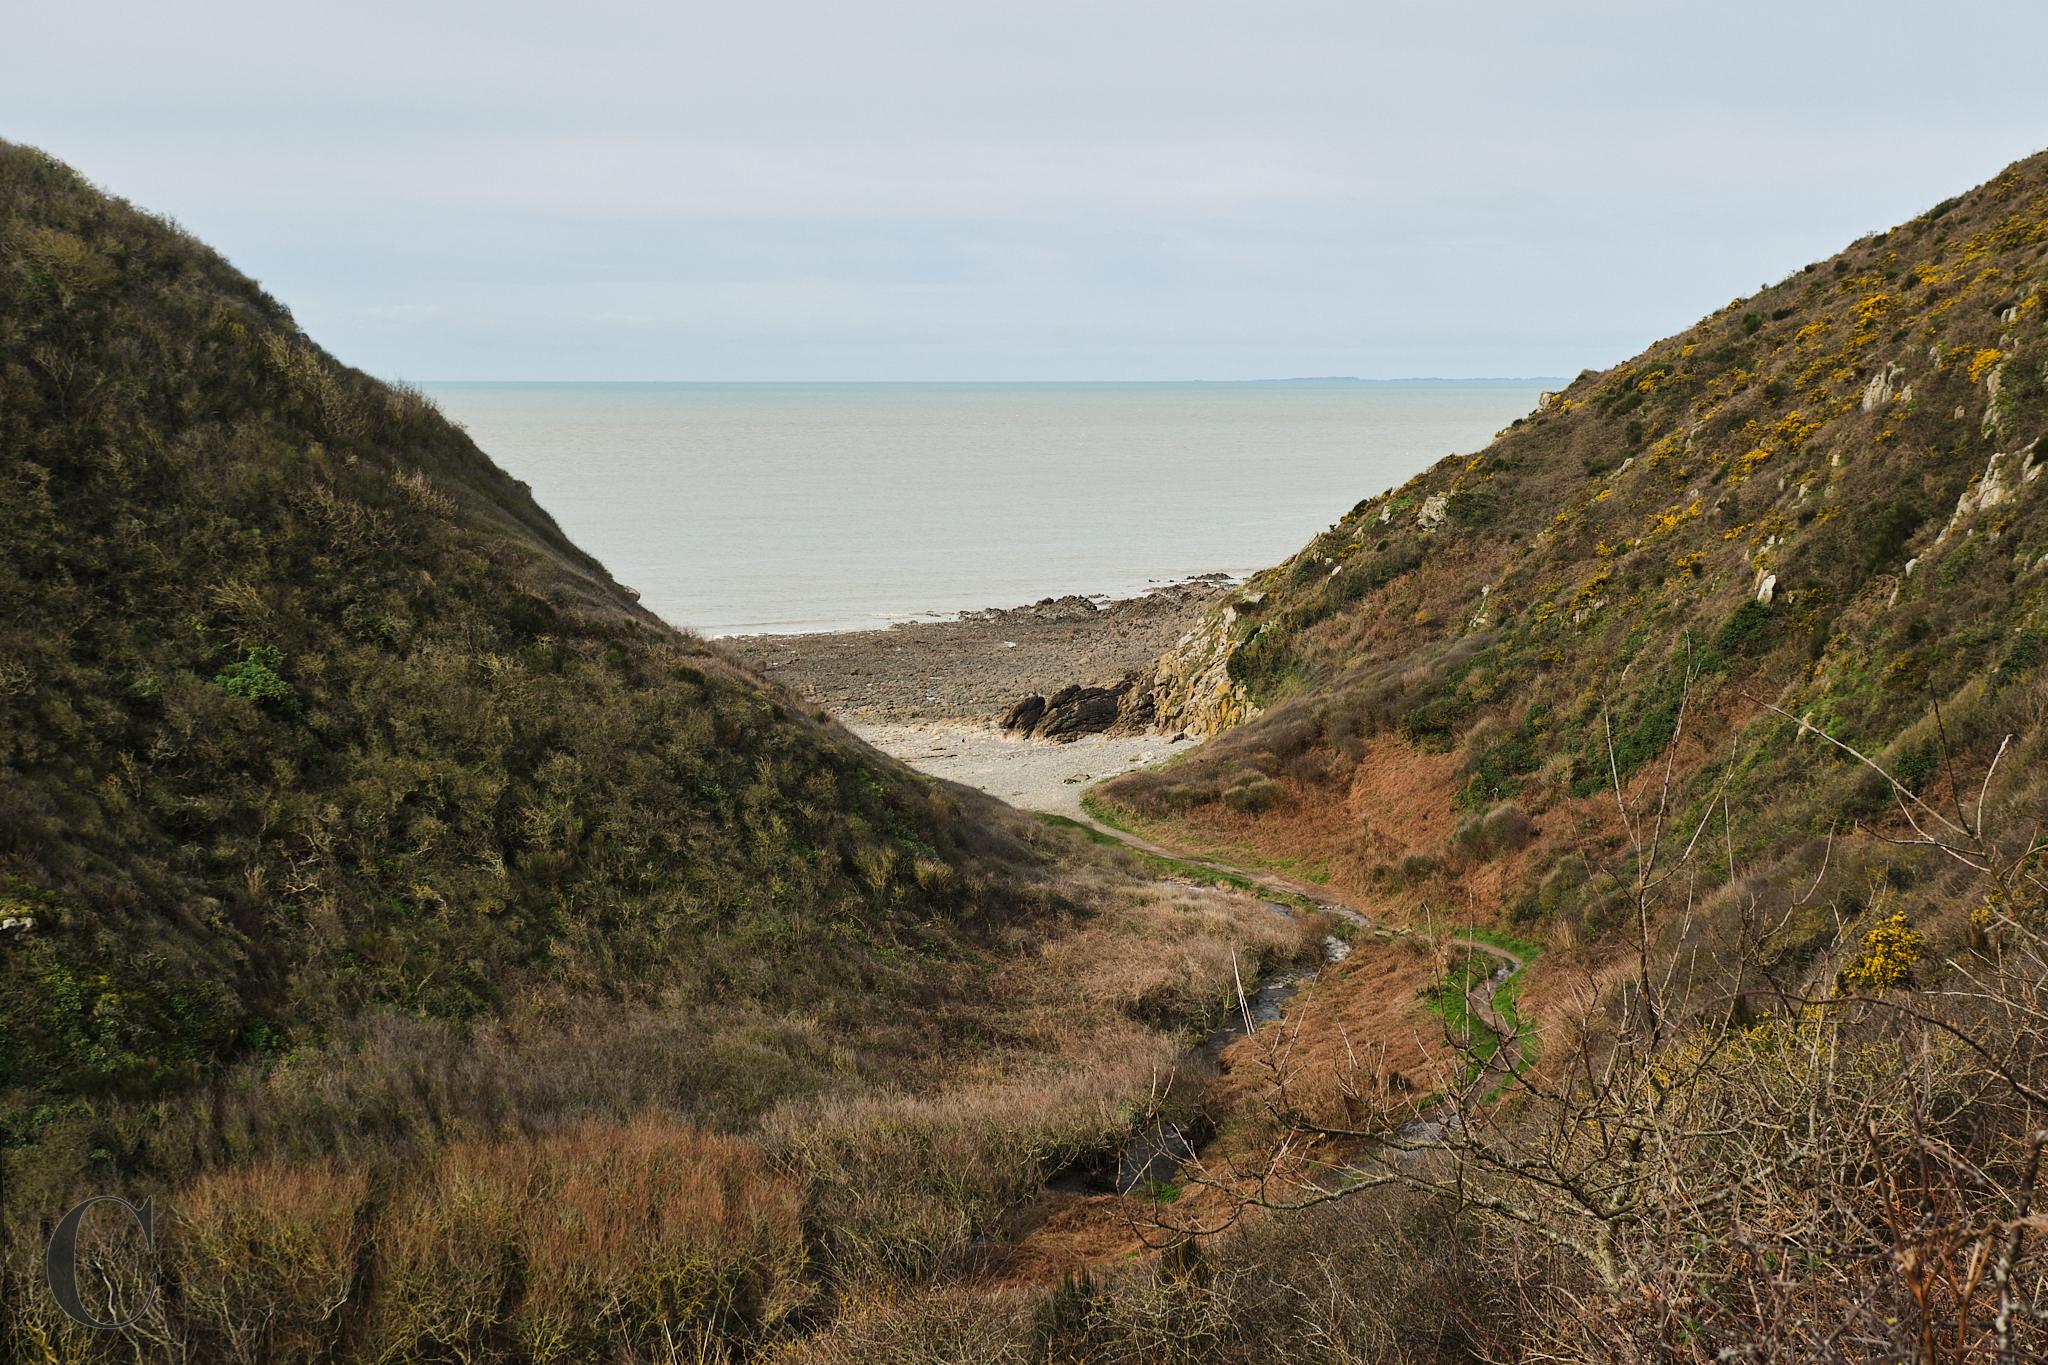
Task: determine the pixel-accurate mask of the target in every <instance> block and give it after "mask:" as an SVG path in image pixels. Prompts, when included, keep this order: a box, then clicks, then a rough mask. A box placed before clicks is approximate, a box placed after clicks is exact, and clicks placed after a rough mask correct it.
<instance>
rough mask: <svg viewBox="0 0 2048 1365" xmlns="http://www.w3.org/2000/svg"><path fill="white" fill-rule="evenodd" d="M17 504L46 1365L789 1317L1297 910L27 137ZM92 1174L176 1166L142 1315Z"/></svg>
mask: <svg viewBox="0 0 2048 1365" xmlns="http://www.w3.org/2000/svg"><path fill="white" fill-rule="evenodd" d="M0 526H4V527H5V530H6V551H7V552H6V555H5V557H4V558H0V1361H5V1362H8V1365H13V1362H16V1361H21V1362H33V1363H34V1365H57V1363H58V1362H63V1363H64V1365H72V1363H73V1362H80V1361H101V1360H106V1361H160V1360H194V1361H199V1360H205V1361H214V1360H236V1361H249V1362H255V1361H272V1360H280V1361H300V1360H304V1361H313V1360H320V1361H333V1360H376V1361H415V1360H417V1361H452V1360H469V1361H482V1360H559V1361H567V1360H589V1359H598V1358H604V1359H616V1360H621V1361H626V1360H631V1361H656V1360H659V1361H673V1360H678V1359H682V1358H685V1357H687V1358H690V1359H702V1360H716V1359H726V1358H729V1356H730V1355H731V1354H732V1353H734V1352H751V1351H754V1350H757V1349H759V1348H761V1347H763V1346H765V1345H767V1344H769V1343H772V1342H775V1341H778V1340H784V1339H787V1338H789V1337H791V1336H793V1335H797V1334H800V1333H801V1332H803V1331H805V1330H807V1329H808V1328H810V1327H811V1326H814V1325H815V1324H816V1323H817V1322H819V1321H821V1320H823V1319H825V1318H827V1317H829V1316H830V1315H831V1314H832V1312H833V1311H834V1306H835V1303H836V1302H837V1300H838V1299H839V1298H840V1297H841V1296H845V1295H850V1294H854V1293H856V1292H875V1293H888V1292H891V1291H890V1290H889V1288H888V1287H889V1286H890V1285H893V1284H897V1283H900V1282H901V1281H902V1280H903V1279H905V1278H909V1277H928V1276H931V1275H935V1274H939V1273H944V1272H948V1271H950V1270H951V1269H953V1268H955V1267H958V1266H959V1265H962V1264H964V1263H966V1262H967V1261H969V1260H971V1258H972V1257H973V1256H974V1255H975V1254H976V1253H975V1248H976V1247H977V1245H979V1244H980V1243H981V1242H983V1241H985V1240H986V1238H987V1236H988V1235H989V1234H990V1233H991V1232H992V1231H994V1230H995V1229H997V1228H998V1227H999V1226H1000V1224H1001V1220H1002V1219H1003V1218H1004V1216H1005V1215H1006V1211H1007V1210H1009V1209H1010V1208H1011V1207H1012V1206H1013V1205H1015V1204H1016V1203H1017V1202H1018V1201H1019V1200H1020V1199H1024V1198H1027V1197H1028V1196H1029V1195H1031V1194H1032V1193H1033V1192H1034V1191H1036V1190H1037V1189H1038V1188H1039V1186H1040V1184H1041V1182H1042V1181H1043V1180H1044V1179H1045V1178H1046V1176H1047V1175H1048V1174H1049V1173H1050V1172H1052V1171H1056V1170H1058V1169H1061V1168H1063V1167H1065V1166H1067V1165H1070V1164H1074V1163H1077V1162H1084V1161H1098V1160H1101V1159H1102V1156H1101V1154H1102V1153H1103V1152H1104V1151H1106V1150H1107V1151H1113V1148H1114V1144H1115V1143H1116V1142H1117V1141H1118V1140H1119V1138H1120V1137H1121V1136H1123V1135H1125V1134H1127V1133H1128V1132H1130V1131H1131V1130H1132V1128H1133V1126H1134V1125H1135V1124H1137V1123H1139V1122H1142V1120H1143V1117H1144V1115H1145V1113H1146V1112H1147V1100H1146V1096H1147V1094H1148V1091H1149V1090H1150V1088H1151V1087H1152V1086H1153V1085H1154V1084H1155V1083H1156V1082H1157V1079H1158V1077H1159V1076H1160V1075H1161V1074H1162V1072H1168V1071H1170V1070H1171V1068H1172V1067H1173V1065H1174V1064H1175V1061H1176V1059H1177V1058H1178V1056H1179V1055H1180V1053H1181V1052H1182V1050H1183V1046H1184V1044H1183V1041H1182V1038H1183V1034H1184V1032H1185V1030H1187V1029H1188V1028H1190V1027H1192V1026H1194V1025H1196V1024H1198V1023H1200V1022H1201V1021H1202V1020H1204V1019H1206V1018H1207V1017H1209V1016H1210V1015H1211V1014H1213V1013H1214V1012H1215V1010H1216V1009H1217V1008H1218V1007H1219V1005H1220V1002H1221V1000H1222V999H1223V993H1224V991H1225V990H1226V988H1227V987H1228V985H1229V983H1231V982H1232V981H1233V980H1235V979H1236V977H1237V975H1238V974H1239V973H1240V972H1241V971H1250V972H1256V971H1257V970H1258V969H1259V967H1260V966H1261V965H1262V964H1264V963H1266V962H1267V961H1269V960H1272V959H1276V958H1278V957H1281V956H1286V955H1294V954H1298V953H1300V952H1302V951H1306V950H1308V948H1309V946H1310V944H1309V931H1308V930H1307V928H1306V927H1305V926H1290V925H1288V924H1286V923H1284V922H1282V921H1279V920H1276V918H1275V917H1274V916H1273V915H1272V914H1271V913H1270V911H1268V910H1267V909H1265V908H1264V907H1263V906H1261V905H1260V904H1259V903H1258V902H1257V901H1255V900H1253V899H1251V898H1248V897H1235V896H1219V895H1215V894H1195V893H1191V892H1188V891H1186V890H1185V889H1184V888H1178V889H1177V888H1172V887H1162V886H1160V885H1158V884H1157V883H1154V882H1152V881H1149V880H1147V879H1145V878H1143V877H1142V876H1133V875H1131V874H1130V871H1129V870H1128V869H1127V867H1125V866H1124V865H1122V864H1119V863H1118V862H1117V861H1116V860H1115V859H1114V858H1112V857H1110V856H1108V855H1106V854H1102V853H1100V852H1098V851H1094V850H1092V849H1091V846H1089V845H1087V844H1086V842H1085V841H1082V840H1079V839H1078V838H1074V837H1072V836H1068V835H1064V834H1061V833H1058V832H1056V831H1052V830H1049V829H1047V828H1046V827H1044V826H1041V825H1039V824H1037V823H1036V822H1032V821H1027V820H1024V819H1022V818H1021V817H1019V816H1017V815H1016V814H1015V813H1014V812H1010V811H1008V810H1007V809H1006V808H1003V807H1000V806H998V805H997V804H996V803H994V802H992V801H988V800H986V799H984V798H981V797H979V796H978V794H974V793H970V792H968V791H966V790H965V789H962V788H954V787H949V786H942V785H941V784H937V783H935V782H933V781H931V780H929V779H926V778H924V777H921V776H919V775H917V774H914V773H912V772H910V771H909V770H907V769H905V768H903V767H901V766H900V765H898V764H896V763H894V762H893V761H891V760H888V759H886V758H884V757H882V756H881V755H879V754H877V753H875V752H874V751H873V750H871V749H868V748H867V747H866V746H864V745H862V744H860V743H859V742H857V741H855V740H854V739H852V738H851V737H850V736H849V735H847V734H846V733H845V732H844V731H843V730H841V729H839V728H838V727H836V726H834V725H832V724H830V723H828V722H826V721H825V720H824V719H823V718H822V717H821V716H819V715H816V714H814V713H812V712H811V711H810V709H809V708H808V707H807V706H805V705H804V704H803V703H801V702H800V701H799V700H798V699H796V698H794V697H792V696H791V695H789V694H787V693H785V692H783V691H782V690H781V689H779V688H776V687H774V686H771V685H769V684H766V683H764V682H762V681H761V680H759V679H757V678H755V677H753V676H750V675H748V674H747V673H745V672H744V671H743V670H741V669H739V668H738V667H736V666H735V665H733V664H732V663H731V662H730V661H728V660H726V659H725V658H724V657H723V656H721V655H720V654H718V653H717V652H716V651H715V650H714V649H712V648H710V647H709V646H707V645H705V644H704V643H703V642H701V641H699V640H696V639H693V638H691V637H689V636H687V635H685V634H683V633H680V632H678V631H676V630H673V629H671V628H670V627H668V626H666V625H664V624H663V623H661V622H659V621H658V620H656V619H654V618H653V617H651V616H650V615H648V614H647V613H646V612H644V611H642V610H641V609H640V608H639V607H638V605H637V604H636V602H635V599H634V595H633V594H632V593H631V591H630V590H628V589H626V588H623V587H621V586H620V585H618V584H616V583H615V582H613V581H612V579H611V578H610V577H609V576H608V575H607V574H606V573H605V571H604V570H603V568H602V567H601V566H599V565H598V564H596V563H595V562H593V561H592V560H591V559H590V558H589V557H588V556H586V555H584V554H583V553H581V552H580V551H578V550H577V549H576V548H575V547H574V546H573V545H571V544H569V543H568V542H567V541H566V540H565V539H564V538H563V537H562V535H561V533H560V531H559V530H558V529H557V528H556V526H555V525H554V523H553V522H552V521H551V520H550V519H549V517H548V516H547V514H546V513H545V512H543V511H542V510H541V509H540V508H539V507H537V506H536V505H535V504H534V502H533V500H532V499H531V497H529V496H528V494H527V491H526V489H525V488H524V486H523V485H521V484H519V483H517V482H516V481H514V480H512V479H511V478H509V477H508V476H506V475H505V474H504V473H503V472H502V471H500V470H499V469H497V468H496V467H495V466H494V465H493V464H492V463H491V462H490V460H489V459H488V458H486V457H485V456H484V455H483V454H482V453H481V452H480V451H478V450H477V448H476V447H475V446H474V445H473V444H472V443H471V442H470V440H469V439H468V438H467V437H466V436H465V435H464V434H463V433H462V431H461V430H459V429H458V428H456V427H455V426H453V425H452V424H451V423H449V422H448V421H446V420H444V419H443V418H442V417H441V416H440V415H439V414H438V413H437V412H436V411H435V410H434V408H433V405H432V404H431V403H430V402H428V401H427V400H425V399H424V398H422V397H421V396H420V395H418V394H415V393H412V392H409V391H407V390H405V389H402V388H394V387H390V386H387V385H384V384H381V383H378V382H376V381H375V380H372V379H370V378H369V377H367V376H365V375H362V374H360V373H358V372H356V371H353V370H350V369H348V368H347V367H345V366H343V365H341V364H339V363H337V362H336V361H335V360H334V359H333V358H332V357H330V356H328V355H326V354H325V353H324V352H322V351H321V350H320V349H319V348H318V347H317V346H316V345H314V344H313V343H312V342H311V341H309V340H308V339H307V338H306V337H305V336H304V335H302V334H301V333H300V332H299V331H298V330H297V328H296V327H295V326H294V325H293V323H292V321H291V319H290V317H289V316H288V315H287V314H286V312H285V310H284V309H283V308H281V307H280V306H279V305H278V304H277V303H276V302H275V301H273V300H272V299H270V298H269V297H268V296H266V295H265V294H264V293H263V292H262V291H261V290H259V289H258V288H257V287H256V286H255V285H254V284H253V283H251V282H250V281H249V280H247V279H246V278H244V277H243V276H241V275H239V274H238V273H236V272H235V271H234V270H233V269H232V268H230V267H229V266H228V265H226V264H225V263H224V262H223V261H222V260H221V259H220V258H219V257H218V256H217V255H215V254H214V253H213V252H212V251H210V250H208V249H207V248H206V247H204V246H202V245H201V244H199V243H197V242H195V241H193V240H192V239H191V238H190V237H188V236H187V235H185V234H184V233H182V232H181V231H179V230H178V229H177V228H176V227H175V226H173V225H171V224H168V223H165V222H163V221H162V220H159V219H156V218H153V217H151V216H149V215H147V214H145V213H143V212H140V211H138V210H136V209H135V208H132V207H131V206H129V205H127V204H125V203H122V202H120V201H119V200H116V199H113V198H111V197H109V196H107V195H105V194H103V193H101V192H100V191H98V190H96V189H95V188H93V187H91V186H89V185H88V184H86V183H85V182H83V181H82V180H80V179H79V177H77V176H76V175H75V174H74V173H73V172H71V171H70V170H68V169H67V168H65V167H63V166H62V165H60V164H58V163H57V162H55V161H53V160H51V159H50V158H49V157H47V156H45V155H43V154H41V153H39V152H36V151H33V150H29V149H26V148H20V147H13V146H9V145H6V144H0ZM685 529H686V528H685ZM106 1193H118V1194H121V1195H124V1196H126V1197H128V1198H130V1199H141V1198H145V1197H148V1198H155V1199H156V1200H158V1209H159V1213H158V1221H157V1256H156V1258H155V1260H154V1262H153V1263H152V1262H151V1260H150V1258H148V1257H145V1256H143V1255H141V1254H140V1248H139V1247H137V1246H135V1245H134V1244H133V1243H134V1235H133V1229H132V1227H131V1226H130V1225H129V1224H128V1223H127V1222H126V1220H124V1219H123V1218H121V1217H119V1216H114V1217H112V1218H109V1219H106V1220H101V1221H99V1222H96V1223H94V1224H92V1225H91V1226H90V1227H89V1228H88V1233H89V1235H88V1237H87V1238H86V1241H85V1244H84V1246H85V1249H84V1251H83V1253H82V1265H83V1266H84V1272H83V1282H84V1283H86V1285H87V1289H88V1297H89V1301H90V1303H91V1304H92V1306H93V1307H94V1308H96V1309H100V1310H103V1311H104V1315H105V1316H106V1317H107V1318H109V1319H114V1318H120V1317H123V1316H125V1314H126V1312H127V1310H128V1309H129V1308H134V1307H139V1306H141V1305H142V1304H143V1303H144V1302H145V1301H146V1302H147V1305H148V1306H147V1311H146V1312H145V1313H144V1315H143V1316H142V1318H141V1319H139V1320H138V1321H137V1323H136V1324H135V1325H134V1326H133V1327H131V1328H130V1329H127V1330H125V1331H121V1332H94V1331H90V1330H87V1329H85V1328H83V1327H79V1326H76V1325H74V1324H72V1323H70V1322H69V1321H68V1320H67V1319H65V1318H64V1317H63V1316H62V1315H61V1314H60V1313H59V1312H58V1311H57V1309H56V1306H55V1303H54V1300H53V1299H52V1297H51V1295H50V1294H49V1292H48V1290H47V1288H46V1287H45V1285H44V1284H43V1273H42V1254H43V1249H44V1245H45V1243H46V1241H47V1239H48V1237H49V1235H50V1232H51V1229H52V1227H53V1225H54V1223H55V1220H56V1217H57V1215H58V1214H59V1213H61V1211H62V1210H63V1209H64V1208H65V1207H67V1206H68V1205H70V1204H71V1203H73V1202H75V1201H77V1200H79V1199H82V1198H84V1197H86V1196H87V1195H94V1194H106ZM124 1237H125V1238H126V1240H125V1241H124Z"/></svg>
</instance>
